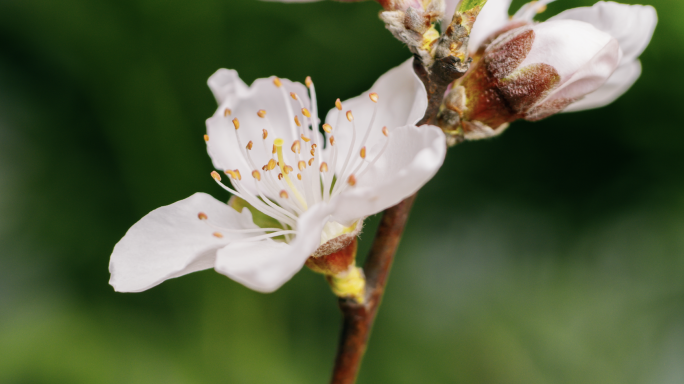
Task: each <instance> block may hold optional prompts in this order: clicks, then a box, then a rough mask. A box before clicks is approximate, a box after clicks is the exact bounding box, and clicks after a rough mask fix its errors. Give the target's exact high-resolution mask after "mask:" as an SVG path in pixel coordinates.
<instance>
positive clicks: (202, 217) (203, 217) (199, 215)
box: [197, 212, 209, 220]
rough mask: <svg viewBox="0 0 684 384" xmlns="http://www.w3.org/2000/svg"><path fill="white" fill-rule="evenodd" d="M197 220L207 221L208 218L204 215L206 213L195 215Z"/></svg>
mask: <svg viewBox="0 0 684 384" xmlns="http://www.w3.org/2000/svg"><path fill="white" fill-rule="evenodd" d="M197 218H198V219H200V220H206V219H208V218H209V217H207V214H206V213H204V212H200V213H198V214H197Z"/></svg>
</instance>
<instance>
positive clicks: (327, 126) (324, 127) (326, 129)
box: [323, 124, 332, 133]
mask: <svg viewBox="0 0 684 384" xmlns="http://www.w3.org/2000/svg"><path fill="white" fill-rule="evenodd" d="M323 130H324V131H325V132H326V133H331V132H332V126H331V125H330V124H323Z"/></svg>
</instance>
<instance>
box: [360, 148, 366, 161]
mask: <svg viewBox="0 0 684 384" xmlns="http://www.w3.org/2000/svg"><path fill="white" fill-rule="evenodd" d="M359 155H360V156H361V158H362V159H365V158H366V147H363V148H361V152H360V153H359Z"/></svg>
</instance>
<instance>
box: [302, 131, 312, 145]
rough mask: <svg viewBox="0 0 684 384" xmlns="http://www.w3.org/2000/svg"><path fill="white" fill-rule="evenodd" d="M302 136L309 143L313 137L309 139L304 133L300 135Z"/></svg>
mask: <svg viewBox="0 0 684 384" xmlns="http://www.w3.org/2000/svg"><path fill="white" fill-rule="evenodd" d="M300 137H301V138H302V140H304V141H306V142H307V143H308V142H309V141H311V139H309V138H308V137H306V136H304V134H303V133H302V134H301V135H300Z"/></svg>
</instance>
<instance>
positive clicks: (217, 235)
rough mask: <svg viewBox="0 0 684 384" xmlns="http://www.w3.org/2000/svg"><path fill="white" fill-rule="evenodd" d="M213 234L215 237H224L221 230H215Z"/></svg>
mask: <svg viewBox="0 0 684 384" xmlns="http://www.w3.org/2000/svg"><path fill="white" fill-rule="evenodd" d="M212 235H214V237H218V238H219V239H222V238H223V235H222V234H221V233H219V232H214V233H212Z"/></svg>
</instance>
